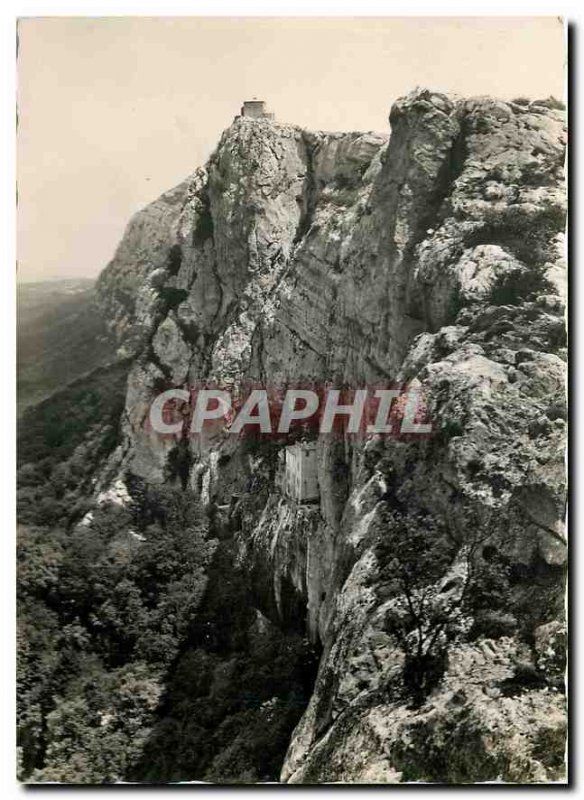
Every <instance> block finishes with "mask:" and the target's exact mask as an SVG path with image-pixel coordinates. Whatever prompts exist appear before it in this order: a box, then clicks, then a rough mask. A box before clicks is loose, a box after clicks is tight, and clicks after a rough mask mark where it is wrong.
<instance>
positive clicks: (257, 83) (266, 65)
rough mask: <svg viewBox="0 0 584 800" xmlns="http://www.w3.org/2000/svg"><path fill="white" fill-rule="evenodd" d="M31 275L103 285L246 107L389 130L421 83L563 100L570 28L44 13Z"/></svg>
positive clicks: (29, 52)
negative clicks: (135, 225) (151, 209)
mask: <svg viewBox="0 0 584 800" xmlns="http://www.w3.org/2000/svg"><path fill="white" fill-rule="evenodd" d="M19 43H20V47H19V78H18V81H19V88H18V93H19V98H18V102H19V133H18V194H19V212H18V257H19V279H20V280H26V281H29V280H38V279H42V278H44V277H55V276H68V277H69V276H92V277H93V276H96V275H97V274H98V273H99V272H100V270H101V269H103V267H105V266H106V264H107V262H108V261H109V260H110V258H111V257H112V255H113V252H114V249H115V247H116V245H117V243H118V241H119V239H120V237H121V235H122V233H123V231H124V228H125V225H126V223H127V222H128V219H129V218H130V216H131V215H132V214H133V213H134V212H135V211H137V210H138V209H139V208H141V207H142V206H144V205H145V204H147V203H148V202H150V201H151V200H154V199H155V198H156V197H157V196H158V195H159V194H160V193H161V192H163V191H165V190H166V189H169V188H170V187H172V186H173V185H175V184H177V183H179V182H180V181H181V180H182V179H183V178H184V177H185V176H186V175H188V174H189V173H190V172H192V171H193V170H194V169H195V168H196V167H197V166H199V165H200V164H203V163H204V161H205V160H206V158H207V156H208V155H209V154H210V152H211V150H212V149H213V148H214V146H215V144H216V143H217V140H218V138H219V135H220V133H221V131H222V130H223V129H224V128H226V127H227V126H228V125H229V124H230V123H231V121H232V119H233V116H234V115H235V114H237V113H239V107H240V105H241V102H242V101H243V100H244V99H246V98H251V97H252V96H257V97H259V98H261V99H265V100H267V101H268V103H269V105H270V106H271V108H272V110H273V111H275V113H276V116H277V118H278V119H280V120H283V121H287V122H294V123H297V124H299V125H302V126H305V127H307V128H313V129H325V130H378V131H387V130H388V127H389V126H388V122H387V118H388V113H389V108H390V106H391V103H392V102H393V101H394V100H395V99H396V98H397V97H399V96H400V95H402V94H404V93H406V92H408V91H410V90H411V89H413V88H414V87H415V86H417V85H419V86H429V87H430V88H434V89H439V90H443V91H451V92H457V93H459V94H470V95H473V94H493V95H497V96H499V97H503V98H510V97H515V96H518V95H527V96H529V97H533V98H535V97H547V96H548V95H550V94H553V95H555V96H556V97H563V93H564V90H563V83H564V75H563V70H564V34H563V29H562V24H561V22H560V21H559V19H558V18H557V17H540V18H534V17H531V18H530V17H525V18H494V17H492V18H485V17H483V18H480V17H476V18H448V19H444V18H442V19H438V18H428V17H426V18H424V17H417V18H415V17H410V18H403V17H402V18H397V17H396V18H391V17H386V18H368V19H367V18H353V19H350V18H337V19H335V18H327V19H324V18H320V19H318V18H312V19H310V18H289V19H284V18H280V19H277V18H256V19H252V18H208V17H207V18H204V17H199V18H196V17H184V18H139V17H134V18H132V17H119V18H112V17H110V18H108V17H103V18H93V19H91V18H86V19H84V18H80V17H77V18H71V17H69V18H38V19H26V20H21V21H20V23H19Z"/></svg>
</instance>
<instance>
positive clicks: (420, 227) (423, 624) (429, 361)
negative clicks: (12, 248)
mask: <svg viewBox="0 0 584 800" xmlns="http://www.w3.org/2000/svg"><path fill="white" fill-rule="evenodd" d="M557 105H558V104H556V103H555V102H554V101H534V102H532V103H529V104H525V103H523V102H521V103H514V102H501V101H497V100H493V99H491V98H471V99H458V98H451V97H448V96H446V95H443V94H438V93H435V92H430V91H428V90H420V89H418V90H416V91H415V92H413V93H411V94H410V95H408V96H407V97H405V98H403V99H401V100H398V101H397V102H396V103H395V104H394V106H393V108H392V110H391V115H390V123H391V138H389V141H388V137H387V136H383V135H378V134H372V133H343V134H327V133H310V132H307V131H304V130H301V129H300V128H297V127H295V126H292V125H282V124H279V123H274V122H271V121H267V120H251V119H247V118H238V119H237V120H236V121H235V122H234V123H233V125H232V126H231V127H230V128H229V129H227V130H226V131H225V133H224V134H223V136H222V138H221V141H220V142H219V145H218V147H217V150H216V151H215V153H214V154H213V155H212V156H211V158H210V160H209V163H208V164H207V166H206V168H205V169H204V170H198V171H197V172H196V173H194V175H193V176H191V178H189V179H187V180H186V181H185V182H184V183H183V184H181V185H180V186H178V187H177V188H176V189H174V190H172V191H170V192H168V193H166V194H165V195H163V196H162V197H161V198H160V199H159V200H157V201H156V202H155V203H153V204H152V205H150V206H149V207H148V208H146V209H145V210H144V211H142V212H140V213H139V214H138V215H137V216H136V217H135V218H134V219H133V220H132V222H131V223H130V225H129V227H128V229H127V231H126V234H125V236H124V239H123V240H122V242H121V244H120V246H119V248H118V251H117V253H116V255H115V257H114V259H113V261H112V263H111V264H110V265H109V266H108V267H107V269H106V270H105V271H104V273H103V274H102V276H101V278H100V281H99V287H98V290H99V296H100V301H101V304H102V308H103V311H104V314H105V315H106V316H107V318H108V320H110V323H111V327H112V331H113V332H114V333H115V335H116V336H117V338H118V341H119V346H120V348H121V349H122V350H123V352H124V353H126V354H132V355H133V356H134V366H133V368H132V370H131V373H130V377H129V382H128V393H127V401H126V410H125V414H124V420H123V440H122V442H121V444H120V446H119V447H118V449H117V451H116V453H115V454H114V456H113V457H112V458H111V459H110V462H109V463H108V465H107V468H106V470H105V471H104V473H103V475H102V476H101V483H100V486H101V485H104V484H107V483H108V482H111V481H113V480H114V479H117V478H120V477H122V478H124V477H125V476H127V475H128V474H130V475H137V476H139V477H141V478H142V479H144V480H146V481H150V482H155V483H156V482H162V481H173V480H177V476H176V475H174V474H173V473H172V470H171V469H170V467H169V464H170V463H171V462H172V461H173V459H172V458H171V456H172V453H173V451H174V450H175V448H177V447H181V446H182V447H184V444H182V445H180V444H179V443H178V441H172V440H171V441H164V442H162V441H160V440H159V439H157V438H155V437H153V435H152V434H151V433H150V432H149V431H148V428H147V426H145V418H146V415H147V411H148V408H149V404H150V402H151V401H152V399H153V397H154V396H155V395H156V394H157V392H158V391H160V389H161V388H162V387H164V386H167V385H174V386H184V385H189V384H194V383H198V382H200V381H206V380H216V381H219V382H221V383H223V384H227V385H229V384H234V385H237V384H238V383H239V382H241V381H250V382H253V381H265V382H270V383H276V384H285V383H286V382H288V381H290V382H298V381H299V380H318V381H336V382H347V383H353V384H356V383H362V382H371V383H375V382H381V381H393V382H406V381H407V382H409V381H412V380H417V381H419V383H420V384H421V386H422V388H423V391H424V395H425V398H426V402H427V406H428V413H429V415H430V418H431V419H432V421H433V433H432V435H431V436H429V437H427V438H425V439H424V440H420V439H418V440H415V441H404V440H401V439H400V440H398V439H395V438H389V439H383V440H380V439H378V438H375V437H369V438H367V439H364V440H362V441H358V442H355V441H349V440H346V441H343V440H340V441H339V440H336V441H320V442H319V443H318V472H319V484H320V487H321V500H320V505H319V506H318V507H304V506H297V505H295V504H293V503H292V502H291V501H289V500H287V499H286V498H283V497H282V496H280V495H279V493H278V492H277V490H276V488H275V485H274V464H273V462H274V445H273V443H270V444H265V445H260V446H258V447H256V449H255V450H254V451H253V452H252V451H251V449H250V445H249V443H246V442H239V441H237V442H235V443H233V442H228V441H226V440H225V439H221V438H219V439H216V440H207V441H204V442H201V441H192V442H190V443H189V445H188V453H187V456H188V458H187V479H186V485H187V488H188V490H189V491H193V492H203V493H204V495H205V497H206V499H207V500H208V502H209V503H211V504H222V503H225V502H229V500H230V499H231V498H232V496H233V495H234V494H235V495H239V496H241V499H240V500H239V501H238V503H237V514H235V515H233V520H236V519H237V520H239V523H238V524H235V523H234V522H233V526H234V527H235V528H236V530H235V532H234V534H233V535H234V536H235V539H236V542H237V546H238V550H239V562H240V564H241V566H242V568H243V569H245V570H246V571H247V572H248V574H249V579H250V585H251V587H252V590H253V602H254V603H255V604H256V605H257V607H258V608H259V609H260V610H261V611H262V612H263V613H265V614H266V615H267V616H269V617H270V618H271V619H272V620H273V621H275V622H276V623H277V624H279V625H281V626H283V627H286V626H291V627H293V626H297V625H298V619H299V618H300V620H301V622H302V623H303V624H305V626H306V631H307V633H308V635H309V636H310V637H311V638H312V639H313V640H314V641H318V642H319V643H320V644H321V645H322V648H323V652H322V658H321V662H320V669H319V674H318V678H317V680H316V684H315V687H314V693H313V696H312V699H311V702H310V704H309V707H308V709H307V710H306V713H305V714H304V716H303V718H302V720H301V722H300V723H299V725H298V727H297V729H296V731H295V733H294V736H293V738H292V741H291V743H290V747H289V750H288V755H287V758H286V762H285V764H284V767H283V772H282V780H283V781H286V782H290V783H317V782H325V781H346V782H357V783H358V782H361V783H375V782H381V783H384V782H400V781H438V782H451V783H461V782H472V781H494V780H505V781H512V782H513V781H516V782H547V781H552V780H559V779H561V777H562V774H563V754H564V739H565V727H566V725H565V708H564V695H563V661H562V641H563V636H564V634H563V619H564V618H563V574H564V573H563V565H564V562H565V557H566V552H565V550H566V546H565V539H564V529H563V509H564V502H565V487H564V479H565V468H564V443H565V418H566V413H565V388H564V382H565V367H564V362H565V345H566V342H565V324H564V303H565V288H564V282H563V281H564V274H565V264H564V260H563V248H564V244H563V237H564V226H565V190H564V185H563V165H564V149H565V142H566V133H565V124H564V114H563V112H562V110H561V109H559V108H558V107H557ZM174 460H176V459H174ZM251 485H257V486H260V490H259V491H257V492H249V491H248V490H249V487H250V486H251ZM193 777H194V778H195V777H197V776H193Z"/></svg>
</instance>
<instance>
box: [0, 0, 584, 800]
mask: <svg viewBox="0 0 584 800" xmlns="http://www.w3.org/2000/svg"><path fill="white" fill-rule="evenodd" d="M583 7H584V5H583V4H582V3H581V2H576V0H569V1H567V0H564V2H549V0H490V2H484V1H482V0H481V1H480V2H474V3H472V4H471V3H469V2H468V0H449V2H440V1H439V0H435V2H431V1H427V2H422V1H421V0H335V1H334V2H333V1H331V2H326V0H280V2H275V1H274V0H263V2H262V0H255V1H253V0H240V1H239V2H234V1H233V0H214V2H211V0H205V1H204V0H198V2H197V0H190V1H189V0H168V2H165V3H163V2H160V0H99V1H96V0H88V1H87V2H83V3H81V2H73V0H59V1H57V0H55V2H48V1H45V2H43V1H42V0H28V1H27V0H21V1H20V2H13V1H12V0H5V2H3V3H2V5H1V6H0V20H1V23H2V24H1V26H0V36H1V38H0V54H1V56H2V64H1V72H0V74H1V75H2V79H1V80H0V97H1V100H2V106H1V109H2V111H3V113H2V117H1V119H2V121H3V125H2V141H1V144H0V152H1V158H2V169H1V170H0V175H1V176H2V193H1V199H0V203H1V206H0V224H1V226H2V229H3V235H2V236H1V237H0V242H2V253H3V256H4V258H3V263H2V272H1V275H2V290H1V291H0V325H1V330H0V342H1V345H0V346H1V348H2V356H3V360H2V366H3V374H4V382H3V387H2V388H3V390H4V391H3V392H2V394H1V395H0V402H1V418H2V420H3V422H4V425H3V431H2V437H3V440H2V443H3V455H2V462H1V471H0V491H1V498H0V509H1V510H2V523H3V524H2V528H1V534H2V535H1V543H2V548H3V553H2V556H3V557H2V558H1V559H0V569H1V573H0V575H1V579H0V587H1V588H2V605H1V621H2V643H3V648H2V656H3V657H2V659H1V661H0V664H1V674H0V681H1V686H2V692H1V694H2V706H1V708H0V795H1V796H2V798H12V797H17V796H21V795H22V792H23V791H26V790H25V789H24V788H23V787H21V786H18V784H16V781H15V777H14V776H15V756H14V751H15V747H14V742H15V731H14V728H15V725H14V719H15V702H14V664H15V624H14V617H15V602H14V593H15V577H14V535H13V531H14V527H15V514H14V474H15V458H14V441H15V413H16V405H15V384H14V375H15V354H14V348H15V319H16V316H15V303H14V297H15V277H14V264H15V255H16V242H15V228H16V222H15V203H14V197H15V190H14V186H15V138H14V122H13V121H14V119H15V85H16V70H15V57H14V56H15V20H16V18H17V17H27V16H107V15H110V16H127V15H131V16H175V15H176V16H321V17H326V16H406V17H408V16H409V17H413V16H427V17H432V16H434V17H436V16H538V15H555V16H562V17H564V18H565V19H566V20H567V21H568V22H570V23H571V24H573V25H575V26H576V27H577V28H579V27H580V23H581V22H582V19H583V11H582V8H583ZM580 34H581V31H579V30H576V36H575V39H576V44H577V40H578V38H579V35H580ZM572 70H573V73H574V74H573V84H572V88H573V91H574V96H573V97H572V106H571V120H572V125H573V126H574V127H575V128H576V129H577V130H581V125H580V123H581V118H580V102H579V100H580V92H579V86H580V77H581V76H580V72H581V70H580V68H579V64H578V59H577V58H576V57H575V55H574V54H573V55H572ZM572 144H573V143H572ZM572 163H573V165H577V166H576V169H575V172H574V174H573V175H572V182H573V183H574V184H575V186H573V187H572V188H573V192H574V193H575V192H576V186H578V187H579V186H580V185H581V181H580V178H581V177H582V171H581V170H582V167H581V162H576V159H575V157H574V156H572ZM576 210H577V208H576ZM579 222H580V216H578V217H577V218H576V217H575V216H574V217H573V218H572V219H571V227H572V231H573V233H572V236H573V248H574V249H573V252H572V254H571V256H572V261H573V263H572V268H571V269H572V272H571V275H572V277H573V281H572V287H571V288H572V304H573V307H574V309H578V310H579V309H584V297H583V294H584V279H582V278H581V279H580V280H579V281H577V280H576V279H575V275H576V273H577V271H578V269H579V267H580V265H579V264H577V263H575V262H576V257H577V255H578V254H577V252H576V251H575V244H576V239H577V233H578V231H579V228H580V225H579ZM573 316H574V330H573V332H572V334H573V338H575V340H576V341H572V342H571V346H572V351H573V353H574V354H575V356H574V363H573V364H572V368H573V369H576V366H577V364H576V358H577V354H578V353H582V352H584V341H583V333H582V331H583V328H582V325H581V324H580V323H579V317H581V316H582V314H578V313H574V315H573ZM572 388H573V390H574V393H575V396H576V397H577V398H580V397H582V394H583V393H582V389H583V386H582V372H581V371H580V372H579V373H578V374H577V375H576V377H575V379H574V380H573V383H572ZM573 401H574V398H573ZM577 411H578V410H577V409H576V407H575V404H574V405H573V408H572V414H573V417H575V416H576V414H577ZM572 424H573V430H574V436H573V439H574V441H573V443H572V446H573V449H574V452H573V454H572V458H573V460H574V462H575V460H576V453H578V454H579V453H580V452H581V451H582V444H583V436H584V433H583V430H584V429H583V427H582V426H580V427H578V426H577V425H576V422H575V420H573V422H572ZM572 480H574V481H575V488H574V491H573V492H572V496H573V497H578V496H581V495H582V494H583V493H584V486H583V485H582V483H581V481H582V474H580V475H578V474H577V473H576V470H574V474H573V475H572ZM572 517H573V522H572V531H573V534H574V535H573V537H572V538H573V540H575V539H576V538H577V535H578V534H579V531H578V530H577V521H576V515H575V513H574V511H572ZM583 552H584V547H583V546H582V545H581V546H580V547H579V548H578V551H577V552H576V553H575V555H576V563H575V564H574V565H573V567H572V574H573V576H574V580H575V582H576V576H577V575H579V574H580V575H581V574H584V563H582V562H583V556H582V553H583ZM581 597H582V593H580V595H579V596H576V591H575V592H574V597H573V601H574V607H573V608H572V614H571V618H572V626H573V628H574V630H573V633H572V636H573V639H574V643H575V645H576V646H575V652H573V653H572V676H573V680H574V681H576V680H577V679H578V678H579V675H578V672H577V669H575V665H576V664H578V665H579V664H581V663H582V658H581V655H582V645H581V644H580V643H579V642H578V643H577V642H576V636H575V633H576V630H575V629H576V627H577V624H578V621H579V614H578V612H579V611H580V600H581ZM571 698H572V700H571V706H572V714H573V726H575V727H576V726H578V725H579V723H580V721H581V707H580V704H579V703H577V702H576V701H577V693H576V690H575V688H574V687H572V692H571ZM578 738H579V737H576V736H574V740H575V741H574V749H575V748H576V746H577V743H578ZM580 755H581V751H580V749H579V748H578V751H576V749H575V752H573V754H572V768H573V770H574V774H573V776H572V777H573V779H576V778H578V777H579V775H580V772H581V771H582V770H581V768H579V767H578V763H579V762H580V757H579V756H580ZM193 788H195V787H193ZM196 788H197V789H199V790H200V789H203V790H204V787H202V786H197V787H196ZM274 788H276V789H278V788H280V787H274ZM379 788H381V787H379ZM429 788H430V787H427V788H426V789H423V788H422V787H421V790H422V791H427V790H428V789H429ZM441 788H442V789H443V790H448V788H449V787H447V786H445V787H441ZM531 788H533V787H524V789H525V791H530V789H531ZM241 789H242V787H234V788H232V789H231V788H222V789H219V788H213V791H214V792H219V793H221V794H223V793H232V792H239V791H241ZM388 789H389V790H390V791H391V792H392V794H393V793H395V792H398V793H403V792H407V793H408V794H411V792H412V791H414V792H416V793H417V792H418V791H420V790H419V789H414V788H413V787H402V788H399V787H388ZM53 790H55V789H53ZM67 790H68V791H75V789H71V788H69V787H68V789H67ZM467 790H468V791H473V787H468V789H467ZM548 790H549V789H548ZM82 791H83V793H84V796H85V797H87V796H93V794H94V793H96V792H99V791H100V789H99V788H95V789H91V788H83V789H82ZM172 791H173V788H172V787H160V788H159V789H158V790H157V791H156V792H155V793H156V794H157V795H164V796H169V793H170V792H172ZM261 791H267V789H266V788H263V789H262V790H261ZM319 791H320V789H319V788H317V787H310V788H307V789H305V790H304V794H305V796H306V793H308V794H309V795H312V794H314V793H318V792H319ZM344 791H347V789H346V788H345V789H344ZM368 791H370V790H369V789H365V788H358V787H354V788H352V789H351V793H352V794H358V795H362V796H366V794H367V792H368ZM520 791H521V790H520ZM564 791H565V789H564ZM133 792H134V793H137V795H138V796H144V797H148V796H150V795H151V792H152V790H151V789H147V788H136V789H133ZM501 792H502V793H503V794H500V793H501ZM516 792H517V788H511V787H510V788H509V789H507V788H503V787H501V788H498V796H499V797H503V796H510V797H512V796H515V794H516ZM511 793H513V794H511Z"/></svg>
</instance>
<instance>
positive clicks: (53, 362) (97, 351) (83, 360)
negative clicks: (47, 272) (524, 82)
mask: <svg viewBox="0 0 584 800" xmlns="http://www.w3.org/2000/svg"><path fill="white" fill-rule="evenodd" d="M17 347H18V350H17V365H18V413H19V416H20V415H21V414H22V412H23V411H24V410H25V408H27V407H28V406H30V405H33V404H35V403H38V402H40V401H41V400H43V399H45V398H46V397H48V396H49V395H50V394H52V392H54V391H56V390H57V389H61V388H63V387H64V386H65V385H66V384H68V383H70V382H71V381H73V380H75V379H76V378H78V377H80V376H81V375H83V374H84V373H85V372H88V371H90V370H92V369H95V367H98V366H103V365H105V364H107V363H108V362H110V361H111V360H112V359H113V358H114V357H115V348H114V347H113V345H112V343H111V341H110V339H109V338H108V335H107V332H106V330H105V326H104V324H103V322H102V320H101V317H100V315H99V313H98V311H97V309H96V307H95V304H94V290H93V281H92V280H88V279H63V280H55V281H42V282H39V283H26V284H21V285H19V286H18V289H17Z"/></svg>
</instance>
